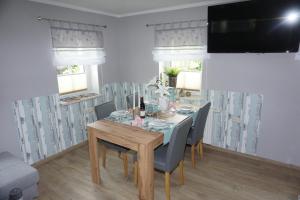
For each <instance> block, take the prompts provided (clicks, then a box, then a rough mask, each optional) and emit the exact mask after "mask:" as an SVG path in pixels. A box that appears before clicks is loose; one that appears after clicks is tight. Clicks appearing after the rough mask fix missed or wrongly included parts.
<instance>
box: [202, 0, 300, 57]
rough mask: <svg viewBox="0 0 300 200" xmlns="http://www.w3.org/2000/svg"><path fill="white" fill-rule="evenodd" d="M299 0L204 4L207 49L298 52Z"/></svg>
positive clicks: (299, 38) (299, 35)
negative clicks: (205, 7) (205, 6)
mask: <svg viewBox="0 0 300 200" xmlns="http://www.w3.org/2000/svg"><path fill="white" fill-rule="evenodd" d="M299 42H300V0H252V1H243V2H238V3H230V4H225V5H217V6H209V7H208V44H207V46H208V52H209V53H247V52H250V53H280V52H298V49H299Z"/></svg>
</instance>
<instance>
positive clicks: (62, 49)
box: [50, 20, 105, 67]
mask: <svg viewBox="0 0 300 200" xmlns="http://www.w3.org/2000/svg"><path fill="white" fill-rule="evenodd" d="M50 26H51V36H52V45H53V56H54V57H53V64H54V65H55V66H57V67H60V66H66V65H75V64H76V65H78V64H79V65H80V64H82V65H95V64H103V63H104V62H105V51H104V48H103V46H104V41H103V33H102V30H101V27H98V26H93V25H85V24H80V23H71V22H65V21H58V20H51V21H50Z"/></svg>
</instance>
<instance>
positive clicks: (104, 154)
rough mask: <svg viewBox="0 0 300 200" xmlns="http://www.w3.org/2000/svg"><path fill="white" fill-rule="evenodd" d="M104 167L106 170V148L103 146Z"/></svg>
mask: <svg viewBox="0 0 300 200" xmlns="http://www.w3.org/2000/svg"><path fill="white" fill-rule="evenodd" d="M101 155H102V166H103V168H106V147H105V146H104V145H102V153H101Z"/></svg>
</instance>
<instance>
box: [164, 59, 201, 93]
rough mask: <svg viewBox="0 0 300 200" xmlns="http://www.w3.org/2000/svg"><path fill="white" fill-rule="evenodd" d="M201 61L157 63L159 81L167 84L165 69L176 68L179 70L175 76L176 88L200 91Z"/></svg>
mask: <svg viewBox="0 0 300 200" xmlns="http://www.w3.org/2000/svg"><path fill="white" fill-rule="evenodd" d="M202 65H203V63H202V61H201V60H182V61H161V62H159V73H160V79H162V80H163V82H168V76H167V75H166V74H165V73H164V72H165V69H166V68H169V67H176V68H179V69H180V73H179V74H178V76H177V86H176V87H177V88H180V89H186V90H200V88H201V80H202Z"/></svg>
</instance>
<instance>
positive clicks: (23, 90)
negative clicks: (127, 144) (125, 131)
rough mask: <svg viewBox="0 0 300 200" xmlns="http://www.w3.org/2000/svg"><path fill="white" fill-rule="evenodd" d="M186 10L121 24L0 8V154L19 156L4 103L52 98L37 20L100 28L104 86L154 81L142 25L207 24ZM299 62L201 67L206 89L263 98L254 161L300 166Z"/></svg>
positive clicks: (25, 6)
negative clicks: (102, 28)
mask: <svg viewBox="0 0 300 200" xmlns="http://www.w3.org/2000/svg"><path fill="white" fill-rule="evenodd" d="M206 15H207V8H206V7H199V8H191V9H184V10H178V11H170V12H164V13H155V14H148V15H141V16H132V17H126V18H121V19H116V18H112V17H106V16H101V15H96V14H89V13H84V12H79V11H73V10H69V9H64V8H59V7H55V6H49V5H43V4H38V3H32V2H25V1H24V0H1V1H0V27H1V29H0V61H1V62H0V66H1V73H0V110H1V113H0V125H1V132H0V136H1V137H0V138H1V139H0V152H1V151H3V150H8V151H11V152H13V153H15V154H16V155H19V154H20V152H19V146H18V142H17V141H18V140H17V135H16V128H15V122H14V119H13V115H12V108H11V102H12V101H14V100H16V99H24V98H29V97H34V96H41V95H49V94H53V93H57V81H56V72H55V68H54V67H53V66H52V64H51V56H50V50H51V38H50V34H49V27H48V26H47V24H46V23H41V22H38V21H36V17H37V16H43V17H50V18H62V19H66V20H74V21H82V22H88V23H95V24H107V25H108V29H107V30H106V31H104V37H105V49H106V52H107V62H106V64H105V65H104V67H103V71H104V82H105V83H108V82H114V81H137V82H145V81H147V80H149V79H151V78H152V77H153V76H154V75H156V74H157V73H158V65H157V63H155V62H153V59H152V49H153V44H154V40H153V38H154V37H153V29H152V28H146V26H145V24H147V23H160V22H171V21H177V20H188V19H199V18H206ZM299 80H300V61H298V62H297V61H295V60H294V55H293V54H261V55H256V54H215V55H211V58H210V60H208V62H207V85H206V87H207V88H210V89H221V90H233V91H247V92H252V93H259V94H263V95H264V107H263V113H262V133H261V136H260V139H259V144H258V155H259V156H262V157H266V158H270V159H274V160H278V161H282V162H285V163H292V164H295V165H300V156H299V154H298V153H299V152H300V123H299V122H300V106H299V102H300V90H299V89H298V86H299V84H297V83H298V82H299Z"/></svg>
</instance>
